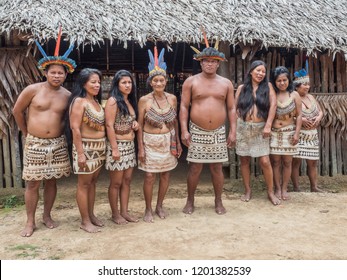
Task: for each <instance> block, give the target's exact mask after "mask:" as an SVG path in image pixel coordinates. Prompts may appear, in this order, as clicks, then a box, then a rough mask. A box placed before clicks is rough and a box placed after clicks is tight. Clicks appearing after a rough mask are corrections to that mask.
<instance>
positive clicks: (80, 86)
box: [65, 68, 102, 154]
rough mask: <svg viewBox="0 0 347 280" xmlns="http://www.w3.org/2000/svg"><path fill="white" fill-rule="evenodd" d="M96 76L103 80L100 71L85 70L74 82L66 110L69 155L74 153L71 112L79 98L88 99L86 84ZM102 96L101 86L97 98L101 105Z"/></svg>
mask: <svg viewBox="0 0 347 280" xmlns="http://www.w3.org/2000/svg"><path fill="white" fill-rule="evenodd" d="M93 74H96V75H98V76H99V79H100V82H101V79H102V74H101V72H100V71H99V70H98V69H94V68H84V69H82V70H81V72H80V73H79V74H78V76H77V78H76V80H75V82H74V86H73V89H72V92H71V95H70V98H69V102H68V108H67V110H66V113H65V136H66V139H67V142H68V149H69V153H70V154H71V151H72V133H71V127H70V110H71V107H72V105H73V103H74V102H75V100H76V98H77V97H82V98H83V97H86V96H87V91H86V90H85V88H84V86H85V84H86V83H87V82H88V81H89V79H90V77H91V76H92V75H93ZM101 94H102V89H101V86H100V89H99V92H98V94H97V96H96V97H95V99H96V100H97V101H98V102H99V103H101Z"/></svg>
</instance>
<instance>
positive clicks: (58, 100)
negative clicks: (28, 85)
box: [27, 83, 70, 138]
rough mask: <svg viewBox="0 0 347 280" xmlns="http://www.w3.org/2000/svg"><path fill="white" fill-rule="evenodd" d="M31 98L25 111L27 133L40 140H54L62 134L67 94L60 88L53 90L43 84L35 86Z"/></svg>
mask: <svg viewBox="0 0 347 280" xmlns="http://www.w3.org/2000/svg"><path fill="white" fill-rule="evenodd" d="M33 90H34V91H35V93H34V96H33V98H32V99H31V102H30V105H29V107H28V111H27V128H28V133H29V134H31V135H34V136H36V137H40V138H54V137H59V136H60V135H62V134H63V130H64V114H65V110H66V108H67V103H68V98H69V94H70V93H69V92H68V91H67V90H66V89H65V88H63V87H60V88H59V89H58V90H53V89H50V88H48V87H46V86H45V83H39V84H36V85H35V88H34V89H33Z"/></svg>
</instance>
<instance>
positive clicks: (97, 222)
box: [90, 215, 104, 227]
mask: <svg viewBox="0 0 347 280" xmlns="http://www.w3.org/2000/svg"><path fill="white" fill-rule="evenodd" d="M90 221H91V222H92V224H93V225H94V226H97V227H103V226H104V223H103V222H102V221H100V220H99V219H98V218H97V217H96V216H94V215H93V216H92V217H90Z"/></svg>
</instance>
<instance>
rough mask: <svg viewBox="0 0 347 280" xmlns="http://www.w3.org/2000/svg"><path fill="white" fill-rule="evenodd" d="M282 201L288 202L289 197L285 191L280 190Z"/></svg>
mask: <svg viewBox="0 0 347 280" xmlns="http://www.w3.org/2000/svg"><path fill="white" fill-rule="evenodd" d="M282 199H283V200H289V199H290V195H289V194H288V192H287V191H283V190H282Z"/></svg>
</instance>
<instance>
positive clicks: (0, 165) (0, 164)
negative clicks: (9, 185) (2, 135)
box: [0, 139, 4, 189]
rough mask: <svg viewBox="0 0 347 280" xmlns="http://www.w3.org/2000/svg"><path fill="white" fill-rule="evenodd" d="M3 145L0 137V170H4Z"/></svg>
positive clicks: (1, 185)
mask: <svg viewBox="0 0 347 280" xmlns="http://www.w3.org/2000/svg"><path fill="white" fill-rule="evenodd" d="M3 158H4V157H3V145H2V139H0V170H1V171H2V170H4V162H3V160H2V159H3ZM0 188H1V189H2V188H4V173H3V172H0Z"/></svg>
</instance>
